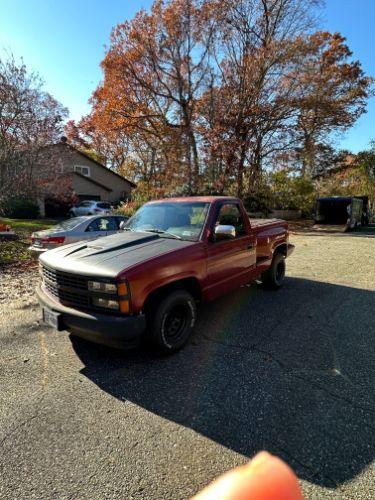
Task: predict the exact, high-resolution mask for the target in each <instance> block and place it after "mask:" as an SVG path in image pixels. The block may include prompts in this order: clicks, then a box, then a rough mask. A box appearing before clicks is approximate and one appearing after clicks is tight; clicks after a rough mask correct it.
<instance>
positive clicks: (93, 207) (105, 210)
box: [68, 200, 112, 217]
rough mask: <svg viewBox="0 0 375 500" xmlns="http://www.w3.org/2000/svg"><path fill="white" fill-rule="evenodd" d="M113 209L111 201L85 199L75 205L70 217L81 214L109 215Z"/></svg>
mask: <svg viewBox="0 0 375 500" xmlns="http://www.w3.org/2000/svg"><path fill="white" fill-rule="evenodd" d="M111 211H112V206H111V204H110V203H107V202H105V201H94V200H85V201H81V203H78V205H76V206H75V207H72V208H71V209H70V210H69V213H68V215H69V216H70V217H77V216H79V215H107V214H110V213H111Z"/></svg>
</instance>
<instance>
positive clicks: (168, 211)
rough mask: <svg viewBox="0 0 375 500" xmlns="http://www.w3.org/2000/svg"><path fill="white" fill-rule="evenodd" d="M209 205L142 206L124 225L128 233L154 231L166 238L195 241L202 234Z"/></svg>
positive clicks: (180, 203) (171, 204) (158, 204)
mask: <svg viewBox="0 0 375 500" xmlns="http://www.w3.org/2000/svg"><path fill="white" fill-rule="evenodd" d="M208 207H209V203H203V202H195V203H194V202H186V203H183V202H178V203H177V202H176V203H173V202H171V203H165V202H163V203H151V204H148V205H144V206H143V207H142V208H140V209H139V210H138V211H137V212H136V213H135V214H134V215H133V217H131V218H130V219H129V220H128V222H127V223H126V225H125V229H127V230H130V231H150V232H152V231H155V232H160V234H163V233H164V235H165V236H166V237H168V235H169V236H170V237H173V236H175V237H177V238H181V239H184V240H192V241H197V240H198V239H199V236H200V234H201V232H202V229H203V225H204V221H205V220H206V215H207V212H208Z"/></svg>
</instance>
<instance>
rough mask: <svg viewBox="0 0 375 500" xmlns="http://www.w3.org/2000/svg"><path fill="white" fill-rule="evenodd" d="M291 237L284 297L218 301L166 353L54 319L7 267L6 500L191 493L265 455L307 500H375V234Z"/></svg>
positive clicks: (1, 490)
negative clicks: (55, 326)
mask: <svg viewBox="0 0 375 500" xmlns="http://www.w3.org/2000/svg"><path fill="white" fill-rule="evenodd" d="M292 239H293V242H294V243H295V244H296V251H295V253H294V254H293V256H292V257H291V258H290V260H289V262H288V280H287V282H286V284H285V287H284V288H283V289H282V290H280V291H279V292H266V291H264V290H263V289H262V288H261V287H260V286H259V285H257V284H254V285H252V286H249V287H243V288H241V289H240V290H238V291H237V292H235V293H233V294H231V295H230V296H228V297H224V298H221V299H220V300H218V301H216V302H214V303H212V304H210V305H207V306H204V307H203V308H202V309H201V311H200V312H201V314H200V319H199V322H198V326H197V331H196V334H195V336H194V338H193V340H192V342H191V343H190V345H189V346H187V347H186V348H185V349H184V350H183V351H181V352H180V353H178V354H177V355H175V356H173V357H170V358H166V359H155V358H152V357H151V356H150V355H149V354H147V353H145V352H136V353H119V352H115V351H110V350H107V349H104V348H101V347H98V346H94V345H91V344H89V343H86V342H84V341H80V340H78V339H74V338H71V337H69V336H68V335H67V334H66V332H59V333H58V332H55V331H53V330H52V329H50V328H48V327H45V326H42V325H41V323H40V312H39V310H38V308H37V306H36V302H35V299H34V298H33V296H32V294H30V290H32V287H33V284H34V282H35V272H34V274H32V273H30V274H25V275H23V276H22V278H20V281H21V283H22V285H20V284H19V282H18V280H19V278H16V277H13V278H10V277H9V275H7V274H3V276H2V277H0V287H1V289H2V291H1V293H0V346H1V359H0V498H4V499H30V498H38V499H41V498H43V499H44V498H45V499H51V498H57V499H59V500H60V499H94V498H95V499H96V498H100V499H105V498H116V499H117V498H118V499H120V498H121V499H125V498H126V499H131V498H134V499H135V498H137V499H173V500H175V499H184V498H188V497H189V496H191V495H192V494H194V493H196V492H197V491H198V490H199V489H200V488H202V487H203V486H204V485H206V484H207V483H208V482H209V481H211V480H212V479H213V478H215V477H217V476H218V475H219V474H220V473H222V472H224V471H226V470H228V469H229V468H231V467H233V466H235V465H237V464H241V463H243V462H245V461H246V460H248V458H249V457H251V456H252V455H253V454H254V453H256V452H257V451H258V450H260V449H266V450H268V451H270V452H271V453H274V454H277V455H279V456H281V457H282V458H283V459H285V460H286V461H287V462H288V463H289V464H290V465H291V466H292V467H293V468H294V470H295V471H296V472H297V474H298V476H299V478H300V480H301V484H302V486H303V489H304V492H305V495H306V497H307V498H340V499H342V498H356V499H362V498H363V499H365V498H369V499H370V498H371V499H372V498H374V497H375V486H374V485H375V481H374V479H375V464H374V463H373V462H374V459H375V423H374V422H375V404H374V399H375V372H374V365H375V340H374V337H375V265H374V262H375V228H374V230H373V231H372V230H371V229H370V230H368V231H367V232H360V233H353V234H339V233H333V234H325V233H302V234H295V235H292ZM17 287H18V288H17ZM10 288H12V290H13V291H12V292H11V291H10ZM14 288H17V290H18V294H19V297H18V298H16V297H15V296H14V295H15V294H14ZM7 289H8V290H9V293H8V292H6V290H7ZM12 293H13V295H12Z"/></svg>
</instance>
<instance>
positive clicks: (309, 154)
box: [67, 0, 372, 197]
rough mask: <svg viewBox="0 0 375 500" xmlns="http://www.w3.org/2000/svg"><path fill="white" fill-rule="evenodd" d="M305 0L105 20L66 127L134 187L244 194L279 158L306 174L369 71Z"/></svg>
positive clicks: (198, 3)
mask: <svg viewBox="0 0 375 500" xmlns="http://www.w3.org/2000/svg"><path fill="white" fill-rule="evenodd" d="M316 4H317V2H316V1H315V0H283V1H279V0H239V1H234V0H220V1H219V0H170V1H162V0H156V1H155V2H154V4H153V6H152V8H151V10H150V12H146V11H144V10H141V11H140V12H138V14H137V15H136V16H135V17H134V19H132V20H131V21H126V22H125V23H123V24H119V25H118V26H116V27H115V28H114V29H113V31H112V35H111V41H110V46H109V48H108V50H107V53H106V55H105V58H104V60H103V62H102V69H103V73H104V79H103V82H102V83H101V84H100V85H99V86H98V88H97V89H96V91H95V92H94V94H93V96H92V99H91V103H92V111H91V113H90V114H89V115H88V116H86V117H84V118H83V119H82V120H81V122H80V123H78V124H75V123H74V122H70V123H69V124H68V126H67V135H68V138H69V140H70V141H71V142H72V143H73V144H75V145H78V146H80V147H84V148H87V149H91V150H94V151H95V152H96V153H97V154H98V155H99V156H100V157H101V158H102V159H103V160H104V161H106V162H107V164H108V165H109V166H111V167H113V168H115V169H116V170H118V171H119V172H121V173H123V174H124V175H126V176H128V177H130V178H132V179H133V180H135V181H136V182H137V183H138V193H140V194H141V195H142V196H144V197H150V196H164V195H169V194H196V193H203V192H204V193H226V194H238V195H239V196H251V195H252V194H253V193H255V192H256V191H257V190H258V189H259V186H260V185H261V184H262V182H263V180H262V178H263V174H264V172H266V171H267V170H269V169H270V168H271V167H272V166H273V165H275V164H277V162H278V158H280V157H284V158H285V157H288V158H291V159H292V160H293V165H294V168H295V170H296V172H297V173H299V174H301V175H302V176H303V177H305V178H309V177H311V176H312V175H313V174H314V171H315V169H316V168H317V158H318V154H319V152H321V151H322V150H323V149H322V147H323V146H324V145H325V144H327V143H329V142H330V140H331V137H332V134H333V133H335V132H337V131H344V130H346V129H347V128H348V127H350V126H351V125H352V124H353V123H354V122H355V120H356V119H357V118H358V117H359V116H360V115H361V114H362V113H363V112H364V111H365V104H366V99H367V97H368V95H369V93H370V92H371V83H372V81H371V79H370V78H369V77H367V76H366V75H364V73H363V71H362V69H361V65H360V63H359V62H358V61H354V60H353V59H352V55H351V52H350V50H349V48H348V46H347V45H346V43H345V39H344V38H343V37H342V36H341V35H340V34H338V33H334V34H331V33H328V32H322V31H314V29H315V28H316V23H315V19H314V16H313V13H314V12H316Z"/></svg>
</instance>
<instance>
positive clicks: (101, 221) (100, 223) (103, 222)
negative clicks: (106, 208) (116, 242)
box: [86, 217, 114, 232]
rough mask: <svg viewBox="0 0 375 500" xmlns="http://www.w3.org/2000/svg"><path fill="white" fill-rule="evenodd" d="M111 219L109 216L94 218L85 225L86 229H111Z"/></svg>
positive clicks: (90, 230)
mask: <svg viewBox="0 0 375 500" xmlns="http://www.w3.org/2000/svg"><path fill="white" fill-rule="evenodd" d="M112 225H114V222H112ZM110 228H111V221H110V218H109V217H100V218H98V219H95V220H94V221H92V222H91V224H89V225H88V226H87V229H86V231H89V232H92V231H111V229H110Z"/></svg>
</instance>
